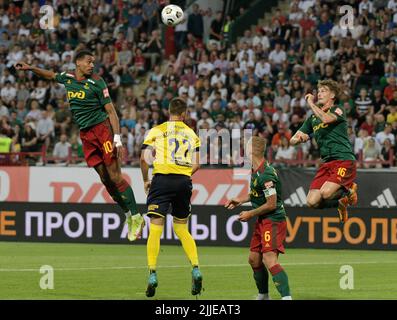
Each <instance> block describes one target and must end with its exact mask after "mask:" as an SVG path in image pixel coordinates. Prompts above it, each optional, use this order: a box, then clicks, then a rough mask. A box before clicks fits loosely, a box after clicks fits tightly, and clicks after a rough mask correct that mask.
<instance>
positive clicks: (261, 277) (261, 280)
mask: <svg viewBox="0 0 397 320" xmlns="http://www.w3.org/2000/svg"><path fill="white" fill-rule="evenodd" d="M252 270H253V271H254V279H255V283H256V287H257V288H258V292H259V293H260V294H264V293H268V292H269V283H268V280H269V274H268V273H267V269H266V268H265V267H264V266H263V265H262V266H261V267H259V268H252Z"/></svg>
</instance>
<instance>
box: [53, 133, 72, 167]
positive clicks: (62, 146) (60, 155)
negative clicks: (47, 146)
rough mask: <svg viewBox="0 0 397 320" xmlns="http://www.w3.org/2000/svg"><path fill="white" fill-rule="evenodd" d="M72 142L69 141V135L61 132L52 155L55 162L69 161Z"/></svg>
mask: <svg viewBox="0 0 397 320" xmlns="http://www.w3.org/2000/svg"><path fill="white" fill-rule="evenodd" d="M71 147H72V146H71V144H70V143H69V142H68V137H67V135H66V134H61V136H60V140H59V141H58V142H57V143H56V144H55V147H54V150H53V152H52V156H53V157H54V158H57V159H55V163H59V164H60V163H65V162H66V163H67V162H68V157H69V154H70V152H71Z"/></svg>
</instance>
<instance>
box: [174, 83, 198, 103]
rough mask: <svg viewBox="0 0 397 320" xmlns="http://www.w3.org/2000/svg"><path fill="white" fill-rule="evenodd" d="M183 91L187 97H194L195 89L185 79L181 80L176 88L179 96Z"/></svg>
mask: <svg viewBox="0 0 397 320" xmlns="http://www.w3.org/2000/svg"><path fill="white" fill-rule="evenodd" d="M185 92H186V93H187V94H188V96H189V98H191V99H194V97H195V95H196V90H195V89H194V87H193V86H190V85H189V82H188V81H187V80H183V82H182V86H181V87H180V88H179V89H178V94H179V95H180V96H182V95H183V94H184V93H185Z"/></svg>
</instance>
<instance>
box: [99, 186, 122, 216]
mask: <svg viewBox="0 0 397 320" xmlns="http://www.w3.org/2000/svg"><path fill="white" fill-rule="evenodd" d="M105 187H106V190H107V192H108V193H109V195H110V196H111V197H112V199H113V200H114V201H115V202H116V203H117V204H118V205H119V206H120V207H121V208H122V209H123V211H124V212H127V211H128V208H127V206H126V205H125V203H124V201H123V198H121V194H120V192H119V191H118V190H117V189H116V188H109V187H108V186H105Z"/></svg>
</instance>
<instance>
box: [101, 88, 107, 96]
mask: <svg viewBox="0 0 397 320" xmlns="http://www.w3.org/2000/svg"><path fill="white" fill-rule="evenodd" d="M102 92H103V97H104V98H108V97H109V90H108V88H105V89H103V91H102Z"/></svg>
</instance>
